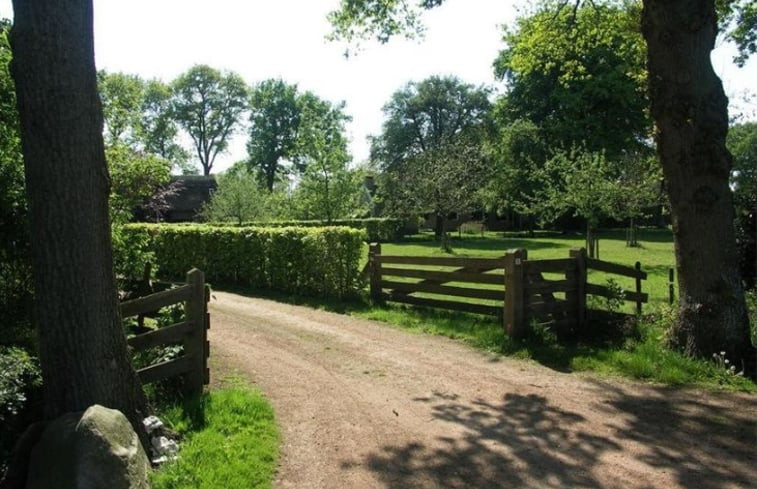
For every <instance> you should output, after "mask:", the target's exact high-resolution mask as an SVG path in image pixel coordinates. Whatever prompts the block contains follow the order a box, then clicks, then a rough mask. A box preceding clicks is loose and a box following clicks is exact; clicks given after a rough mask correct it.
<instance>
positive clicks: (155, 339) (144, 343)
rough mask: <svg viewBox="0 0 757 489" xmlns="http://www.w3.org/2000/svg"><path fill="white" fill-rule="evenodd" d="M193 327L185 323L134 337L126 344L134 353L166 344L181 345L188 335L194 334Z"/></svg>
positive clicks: (187, 322) (189, 323)
mask: <svg viewBox="0 0 757 489" xmlns="http://www.w3.org/2000/svg"><path fill="white" fill-rule="evenodd" d="M193 327H194V324H192V323H191V322H189V321H184V322H181V323H177V324H173V325H171V326H167V327H165V328H160V329H157V330H155V331H151V332H149V333H145V334H141V335H138V336H132V337H131V338H128V339H127V340H126V342H127V343H128V344H129V346H130V347H132V348H133V349H134V351H143V350H147V349H148V348H154V347H156V346H161V345H164V344H166V343H179V342H182V341H183V340H184V337H185V336H186V335H187V334H189V333H191V332H192V328H193Z"/></svg>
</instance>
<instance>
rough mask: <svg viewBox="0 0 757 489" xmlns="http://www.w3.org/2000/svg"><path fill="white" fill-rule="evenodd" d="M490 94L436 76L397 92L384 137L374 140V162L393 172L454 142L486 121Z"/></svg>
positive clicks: (386, 112)
mask: <svg viewBox="0 0 757 489" xmlns="http://www.w3.org/2000/svg"><path fill="white" fill-rule="evenodd" d="M488 95H489V93H488V91H487V90H486V89H485V88H482V87H479V88H476V87H474V86H473V85H469V84H467V83H464V82H463V81H462V80H460V79H458V78H456V77H452V76H448V77H440V76H432V77H429V78H427V79H425V80H423V81H421V82H411V83H408V84H407V85H405V86H404V87H403V88H401V89H399V90H397V91H396V92H394V94H393V95H392V98H391V99H390V100H389V102H388V103H387V104H386V105H385V106H384V108H383V111H384V115H385V117H386V120H385V122H384V125H383V131H382V133H381V135H380V136H379V137H377V138H374V139H373V144H372V145H371V159H372V160H374V161H376V162H378V163H379V164H380V165H381V167H382V168H384V169H391V168H392V167H394V166H395V165H398V164H402V162H403V161H404V160H406V159H408V158H411V157H413V156H415V155H418V154H420V153H422V152H424V151H427V150H430V149H433V148H434V147H435V146H438V145H442V144H445V143H448V142H450V141H452V140H453V139H454V138H455V137H456V136H457V135H458V134H460V133H461V132H462V131H464V130H466V129H469V128H473V127H476V126H479V125H481V124H483V123H484V121H485V120H486V118H487V116H488V114H489V109H490V103H489V99H488Z"/></svg>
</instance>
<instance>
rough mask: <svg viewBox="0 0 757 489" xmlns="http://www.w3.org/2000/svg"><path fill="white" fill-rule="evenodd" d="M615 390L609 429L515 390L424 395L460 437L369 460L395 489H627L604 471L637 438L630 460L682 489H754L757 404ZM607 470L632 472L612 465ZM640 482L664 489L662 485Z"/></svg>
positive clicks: (398, 448)
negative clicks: (498, 394) (496, 395)
mask: <svg viewBox="0 0 757 489" xmlns="http://www.w3.org/2000/svg"><path fill="white" fill-rule="evenodd" d="M608 389H610V395H609V396H608V397H609V401H607V402H606V403H603V402H598V403H596V407H593V409H594V408H595V409H597V410H599V411H600V412H602V411H605V412H606V414H607V416H605V417H603V418H602V421H601V426H599V427H597V424H596V421H593V423H595V424H592V425H589V424H588V423H589V421H588V420H587V419H586V418H584V417H583V416H582V415H581V414H578V413H576V412H571V411H570V410H567V409H564V408H561V407H558V406H555V405H553V404H551V403H550V402H549V400H547V399H546V398H545V397H543V396H540V395H536V394H528V395H522V394H516V393H508V394H506V395H504V397H503V399H502V401H501V402H498V403H489V402H485V401H483V400H480V399H479V400H475V401H472V402H466V401H464V400H462V399H460V398H458V397H457V396H455V395H445V394H440V393H434V394H433V395H431V396H429V397H424V398H417V399H414V401H416V402H419V403H426V404H428V405H429V406H430V409H431V415H432V417H433V419H434V420H435V421H443V422H446V423H449V424H450V429H449V432H450V435H448V436H440V437H438V438H437V439H436V440H435V441H434V443H433V444H432V445H425V444H424V443H421V442H419V441H411V442H408V443H406V444H403V445H387V446H384V447H382V448H381V450H380V451H376V452H373V453H371V454H369V455H368V457H367V459H366V460H365V461H364V462H363V463H364V465H365V466H367V467H368V468H369V469H370V470H371V471H372V472H374V473H375V474H376V475H377V477H378V479H379V480H380V481H381V482H382V483H383V484H384V485H385V486H386V487H388V488H399V487H402V488H414V487H445V488H472V487H481V488H483V487H487V488H488V487H491V488H499V487H508V488H509V487H513V488H516V487H517V488H521V487H534V488H542V487H554V488H557V487H560V488H563V487H564V488H579V487H580V488H609V487H618V480H617V479H614V480H607V479H606V478H605V476H603V475H602V474H601V473H600V472H601V471H598V470H595V469H596V468H597V467H598V465H599V464H600V461H601V460H602V459H603V455H606V454H607V455H610V457H615V456H618V455H620V454H621V453H623V450H624V447H623V444H625V443H628V442H629V441H630V442H635V443H636V444H640V446H641V449H640V450H639V445H634V448H633V452H632V453H633V456H632V457H629V459H628V460H629V462H630V463H632V464H633V465H638V463H639V462H641V463H642V464H645V465H648V466H649V469H648V473H650V474H651V473H655V472H657V471H665V472H667V473H671V472H672V473H673V476H674V478H675V479H676V480H677V481H678V483H679V484H680V486H681V487H687V488H693V487H696V488H701V489H726V488H734V487H743V488H747V487H753V486H750V481H751V482H754V479H753V478H754V477H755V474H756V469H755V465H754V464H755V453H754V452H755V450H754V448H755V446H756V445H755V443H754V441H755V438H754V433H755V421H754V416H753V415H754V412H755V408H757V406H755V405H754V403H753V402H750V403H749V404H750V405H749V406H745V407H747V409H746V410H745V412H744V413H732V412H730V411H727V410H724V408H721V407H718V406H716V405H712V404H706V403H701V402H698V401H697V400H696V399H690V397H691V394H690V393H689V396H674V397H672V398H671V397H670V393H669V392H668V391H669V390H666V389H659V390H656V389H651V388H650V389H651V390H652V392H654V395H653V398H652V399H650V398H648V397H645V396H635V395H629V394H627V393H625V392H624V391H623V390H622V389H619V388H616V389H615V390H613V388H612V387H608ZM679 403H683V404H684V406H685V407H683V408H681V406H680V405H679ZM750 412H751V413H752V417H751V418H750V415H749V413H750ZM739 426H740V427H741V428H739ZM459 432H462V435H455V433H459ZM596 433H602V434H603V435H602V436H598V435H597V434H596ZM750 433H751V434H750ZM610 457H605V458H604V459H605V460H610V459H611V458H610ZM347 465H349V464H345V466H347ZM607 470H609V471H611V472H612V471H616V470H618V471H621V472H622V471H623V470H625V467H623V466H621V465H619V466H617V467H612V466H608V465H607V464H605V465H604V466H603V468H602V471H607ZM640 475H641V474H640ZM625 477H628V475H626V476H625ZM635 482H636V485H635V486H634V487H642V488H645V489H652V488H653V487H655V482H654V481H653V480H649V481H646V480H638V479H636V480H635Z"/></svg>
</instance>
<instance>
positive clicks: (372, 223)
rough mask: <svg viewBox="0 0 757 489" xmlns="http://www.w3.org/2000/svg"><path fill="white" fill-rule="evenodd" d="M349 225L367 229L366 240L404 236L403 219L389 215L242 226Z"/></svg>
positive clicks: (251, 223) (224, 224) (228, 224)
mask: <svg viewBox="0 0 757 489" xmlns="http://www.w3.org/2000/svg"><path fill="white" fill-rule="evenodd" d="M211 224H212V225H214V226H235V224H233V223H218V222H216V223H211ZM327 226H328V227H331V226H340V227H349V228H353V229H361V230H363V231H365V240H366V241H368V242H383V243H385V242H388V241H395V240H397V239H399V238H400V237H402V234H403V229H404V228H405V222H404V221H403V220H402V219H394V218H387V217H371V218H365V219H335V220H332V221H331V223H330V224H327V223H326V222H325V221H270V222H243V223H242V224H241V227H268V228H283V227H306V228H311V227H327Z"/></svg>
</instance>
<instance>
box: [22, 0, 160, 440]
mask: <svg viewBox="0 0 757 489" xmlns="http://www.w3.org/2000/svg"><path fill="white" fill-rule="evenodd" d="M13 6H14V11H15V19H14V26H13V31H12V46H13V55H14V58H13V64H12V72H13V77H14V79H15V82H16V89H17V94H18V108H19V115H20V119H21V137H22V146H23V153H24V164H25V171H26V189H27V197H28V202H29V207H30V227H31V234H32V236H33V240H32V261H33V271H34V285H35V294H36V297H35V306H34V307H35V320H36V322H37V325H38V329H39V337H40V360H41V365H42V375H43V378H44V387H45V405H46V410H47V415H48V416H49V417H55V416H58V415H60V414H62V413H65V412H69V411H81V410H84V409H86V408H87V407H88V406H90V405H92V404H96V403H97V404H102V405H104V406H107V407H110V408H115V409H119V410H120V411H122V412H123V413H124V414H125V415H126V416H127V417H128V418H129V419H130V420H131V421H132V423H134V424H135V427H136V428H137V429H138V431H139V428H140V427H141V419H140V417H141V416H142V414H144V411H145V408H146V401H145V398H144V394H143V393H142V389H141V385H140V383H139V380H138V378H137V376H136V374H135V372H134V370H133V368H132V366H131V364H130V360H129V357H128V355H127V348H126V339H125V336H124V331H123V329H122V326H121V319H120V314H119V309H118V302H117V296H116V285H115V277H114V273H113V258H112V252H111V241H110V223H109V216H108V194H109V186H110V181H109V177H108V171H107V167H106V164H105V153H104V149H103V139H102V110H101V107H100V101H99V97H98V92H97V81H96V75H95V64H94V45H93V32H92V31H93V27H92V2H91V0H35V1H33V2H30V1H27V0H14V2H13Z"/></svg>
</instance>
